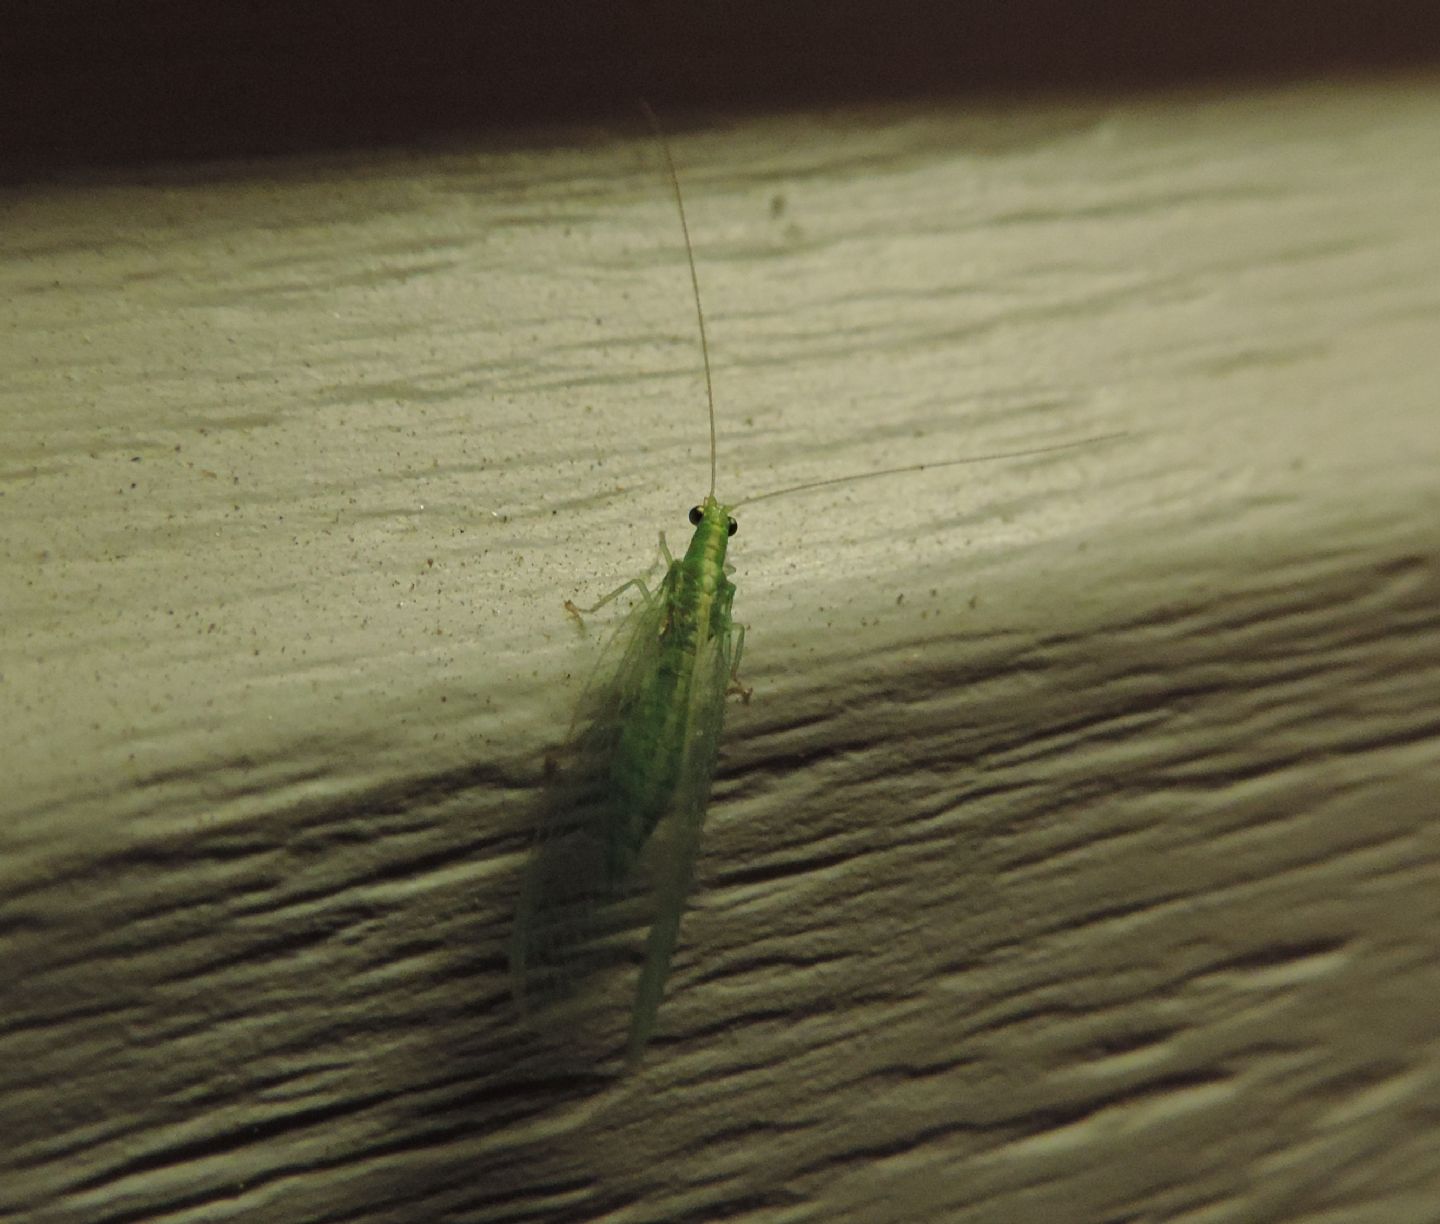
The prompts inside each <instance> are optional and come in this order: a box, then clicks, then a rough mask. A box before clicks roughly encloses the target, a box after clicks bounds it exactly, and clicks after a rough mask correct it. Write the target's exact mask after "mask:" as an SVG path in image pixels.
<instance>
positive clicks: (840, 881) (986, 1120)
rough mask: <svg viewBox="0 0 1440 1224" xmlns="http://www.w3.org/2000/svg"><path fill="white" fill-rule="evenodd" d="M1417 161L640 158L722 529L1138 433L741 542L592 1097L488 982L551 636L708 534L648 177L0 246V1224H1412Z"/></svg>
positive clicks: (1433, 230) (1425, 845)
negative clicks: (627, 1004) (670, 913)
mask: <svg viewBox="0 0 1440 1224" xmlns="http://www.w3.org/2000/svg"><path fill="white" fill-rule="evenodd" d="M1437 125H1440V89H1437V87H1436V84H1435V82H1434V81H1431V80H1414V81H1402V82H1394V83H1389V84H1377V83H1370V84H1364V83H1352V84H1348V85H1345V86H1343V87H1342V86H1330V87H1325V86H1308V87H1295V88H1292V89H1288V90H1282V91H1267V92H1257V93H1254V94H1245V95H1232V96H1226V97H1219V96H1215V97H1207V96H1199V95H1195V96H1173V97H1155V98H1148V99H1135V100H1132V101H1129V102H1126V103H1123V104H1121V103H1115V104H1100V103H1087V104H1076V105H1067V106H1060V105H1055V106H1053V107H1050V108H1041V107H1006V108H1000V107H997V108H995V109H994V110H992V111H989V112H985V113H978V112H976V111H974V110H970V111H965V112H962V111H960V110H958V109H957V110H954V111H943V112H942V111H936V110H934V109H926V110H919V109H914V110H895V111H887V112H874V111H865V112H847V113H827V114H824V115H821V114H806V113H799V114H792V115H789V116H785V117H779V118H774V119H771V120H768V121H755V122H747V123H746V124H745V125H744V126H740V127H730V128H724V129H708V130H705V129H701V130H695V131H687V132H680V133H677V134H676V137H675V141H674V143H675V152H676V157H677V160H678V162H679V163H680V165H681V168H682V174H683V176H684V182H685V189H686V193H687V200H688V202H689V207H690V211H691V224H692V230H693V233H694V236H695V240H696V253H697V257H698V259H699V262H700V267H701V278H702V285H703V287H704V290H705V292H706V295H707V307H708V310H709V313H710V317H711V320H712V327H713V342H714V355H715V360H716V380H717V388H718V395H719V398H720V411H721V443H720V445H721V450H720V472H721V488H720V490H719V492H720V494H721V496H722V497H724V498H736V497H742V496H744V495H746V494H749V493H755V492H763V491H765V490H767V489H770V488H774V487H777V486H780V485H783V484H789V483H794V482H798V481H803V480H809V479H815V478H819V477H825V476H830V475H835V474H837V473H841V472H846V471H850V470H859V469H865V468H868V467H876V466H882V465H885V464H892V463H895V464H898V463H911V462H918V461H923V460H928V459H935V458H937V457H947V456H951V455H958V454H967V453H983V452H987V451H993V450H1001V449H1009V448H1014V447H1019V446H1033V445H1042V444H1045V443H1050V442H1062V441H1068V440H1072V439H1076V438H1081V437H1085V436H1087V435H1090V434H1095V433H1102V432H1107V431H1111V430H1126V431H1128V434H1127V436H1126V437H1125V438H1123V439H1120V440H1117V441H1115V442H1111V443H1108V444H1105V445H1101V446H1096V447H1094V448H1092V449H1088V450H1087V449H1081V450H1075V451H1067V452H1060V453H1056V454H1053V455H1049V456H1045V457H1043V458H1039V459H1033V460H1026V461H1022V462H1017V463H1011V464H995V465H987V466H983V467H972V468H960V469H953V470H949V471H941V472H928V473H924V474H922V475H918V476H913V477H904V478H899V479H897V480H894V481H869V482H862V483H859V484H854V485H849V486H843V487H841V488H837V489H833V490H828V491H826V492H823V493H819V492H817V493H815V494H811V495H806V496H797V497H794V498H788V499H787V498H780V499H776V500H775V501H773V502H766V503H762V504H760V505H757V506H755V507H753V508H751V509H750V511H749V512H748V513H745V514H744V515H742V516H741V528H740V534H739V536H738V537H737V538H736V540H735V541H734V544H733V548H732V560H733V561H734V562H735V565H736V567H737V570H736V575H735V579H736V582H737V585H738V587H739V595H738V597H737V603H736V611H737V616H738V618H739V619H740V620H743V621H745V622H747V623H748V624H749V625H750V627H751V628H750V637H749V639H748V641H747V646H746V668H745V670H746V675H747V679H748V681H749V682H750V683H752V684H753V685H754V686H755V690H756V691H755V698H754V701H753V702H752V703H751V704H750V705H749V706H738V705H737V706H735V707H734V708H733V709H732V710H731V711H730V716H729V725H728V728H727V734H726V741H725V744H724V746H723V750H722V759H721V767H720V772H719V775H718V779H717V787H716V797H715V801H714V803H713V804H712V808H711V812H710V817H709V821H708V824H707V830H706V841H705V845H704V848H703V851H702V860H701V864H700V881H699V885H698V888H697V892H696V896H695V898H694V901H693V904H692V907H691V910H690V913H689V914H688V916H687V919H686V922H685V925H684V927H683V928H682V935H681V947H680V949H679V953H678V956H677V960H676V965H675V970H674V973H673V974H672V978H671V982H670V989H669V993H668V998H667V1001H666V1003H665V1005H664V1006H663V1007H662V1010H661V1013H660V1022H659V1028H658V1031H657V1035H656V1039H655V1041H654V1042H653V1043H652V1046H651V1048H650V1051H649V1052H648V1054H647V1058H646V1061H645V1062H644V1064H643V1065H642V1066H641V1067H640V1069H639V1070H638V1071H637V1072H636V1073H634V1074H632V1075H629V1076H623V1077H621V1076H617V1075H616V1074H615V1073H614V1063H613V1061H609V1062H607V1061H604V1060H600V1061H596V1060H594V1059H588V1060H587V1058H582V1057H580V1056H579V1055H580V1049H579V1043H578V1042H577V1043H567V1042H566V1040H565V1039H564V1035H563V1034H562V1035H560V1037H559V1039H558V1040H557V1037H556V1035H555V1034H554V1033H553V1032H547V1031H538V1030H534V1029H531V1028H527V1027H526V1026H525V1025H523V1024H521V1023H520V1022H519V1021H518V1019H517V1017H516V1015H515V1013H514V1010H513V1007H512V1004H511V1001H510V998H509V991H508V982H507V980H506V974H505V969H504V958H503V949H504V942H505V939H506V936H507V932H508V924H509V920H510V915H511V912H512V907H513V905H514V900H515V895H516V890H517V888H518V883H519V877H520V869H521V863H522V859H523V854H524V849H525V845H526V839H527V836H528V830H529V827H530V824H531V821H532V818H533V813H534V810H535V805H536V797H537V792H538V790H539V788H540V787H541V786H542V783H543V778H544V770H545V755H546V751H547V747H548V746H550V745H553V744H554V743H555V742H556V741H558V740H559V739H560V738H561V736H562V735H563V733H564V729H565V724H566V721H567V719H568V717H569V711H570V708H571V706H572V703H573V701H574V698H575V695H576V693H577V691H578V688H579V685H580V683H581V681H582V680H583V677H584V675H585V672H586V670H587V668H588V666H589V661H590V660H591V659H593V657H594V652H595V645H596V640H597V637H598V632H597V633H596V634H592V636H591V637H589V638H579V637H577V635H576V633H575V631H574V628H573V626H572V625H571V624H570V623H568V621H567V618H566V617H565V616H564V614H563V612H562V610H561V602H562V600H564V599H565V598H567V597H574V598H576V599H577V600H579V601H581V602H585V601H588V600H590V599H593V598H594V597H596V596H598V595H599V594H600V593H602V592H604V591H606V590H608V589H610V588H611V587H613V586H614V585H615V584H616V583H617V582H619V581H621V580H623V579H624V578H627V577H630V576H632V575H634V574H635V573H637V572H638V571H639V570H640V569H641V568H642V567H643V566H644V565H645V564H646V563H647V562H648V561H649V560H650V559H651V558H652V556H653V548H654V537H655V533H656V531H657V530H658V529H660V528H661V527H664V528H665V529H666V530H668V531H670V532H671V533H672V536H673V535H676V534H680V533H683V532H684V531H685V529H686V528H685V519H684V515H685V512H686V510H687V509H688V508H689V506H690V505H691V504H692V502H694V501H695V500H697V499H698V497H699V496H700V495H701V494H703V491H704V488H703V485H704V470H705V455H704V449H703V443H704V435H703V422H702V416H701V399H700V389H699V386H700V384H699V380H698V375H697V371H696V365H695V356H694V345H693V340H692V338H691V332H690V319H689V303H688V299H687V286H686V281H685V276H684V272H683V268H682V265H681V263H680V262H679V252H678V246H677V241H676V232H675V224H674V218H673V214H672V213H671V212H670V207H669V203H668V200H667V197H666V192H665V187H664V183H663V180H662V179H661V178H660V175H659V170H658V164H657V159H656V157H655V155H654V150H653V148H652V147H651V146H650V145H649V143H648V142H647V141H646V140H645V139H643V138H642V137H641V136H640V135H639V132H640V125H639V124H638V123H637V125H636V129H635V131H633V132H630V133H615V132H600V131H591V132H568V133H565V134H552V135H550V136H549V137H547V138H546V139H545V140H544V141H543V142H536V143H531V144H527V145H525V146H523V147H516V148H514V149H510V150H497V149H490V150H481V149H456V150H449V151H445V152H435V153H429V154H425V155H413V156H412V155H400V154H394V155H384V156H381V155H375V156H366V157H354V158H346V159H334V160H329V161H316V160H306V161H303V162H300V161H296V162H286V163H270V164H264V165H258V164H246V165H224V166H212V167H193V166H192V167H186V168H183V169H176V170H174V171H173V172H166V173H160V174H150V175H147V176H146V178H145V180H144V181H133V180H131V181H126V180H123V179H121V178H110V179H106V180H104V181H93V180H92V181H85V182H72V183H67V184H61V185H57V186H53V187H50V188H45V189H36V188H30V189H25V190H11V191H9V192H7V193H6V196H5V201H4V203H5V211H6V216H7V221H6V226H5V232H4V238H3V244H4V262H3V266H0V318H3V329H4V334H5V336H6V338H7V342H6V344H5V345H4V347H3V349H0V363H3V365H0V397H3V398H0V429H3V438H0V448H3V473H0V480H3V484H0V493H3V496H0V516H3V544H4V572H3V579H0V601H3V602H0V614H3V618H4V625H5V632H4V636H3V655H0V675H3V700H4V710H5V734H4V737H3V750H0V751H3V756H0V776H3V777H4V778H5V780H6V786H5V792H4V797H3V800H0V803H3V809H0V819H3V823H0V839H3V858H0V873H3V878H0V963H3V965H4V966H5V974H4V985H3V987H0V990H3V995H0V999H3V1008H0V1133H3V1134H4V1135H5V1136H6V1142H5V1143H4V1145H3V1147H0V1214H3V1215H4V1216H5V1218H10V1219H17V1220H26V1221H37V1222H42V1224H71V1222H84V1224H121V1222H123V1221H140V1220H165V1221H167V1224H180V1222H184V1224H193V1222H196V1221H207V1222H208V1221H221V1220H265V1221H270V1220H275V1221H286V1222H290V1221H338V1220H347V1221H350V1220H354V1221H416V1220H447V1221H481V1220H484V1221H491V1220H494V1221H499V1220H521V1219H525V1220H535V1219H541V1220H577V1221H578V1220H592V1219H601V1218H603V1219H605V1220H607V1221H614V1222H619V1221H627V1222H628V1221H651V1220H657V1221H658V1220H673V1219H682V1218H683V1219H696V1220H700V1219H705V1220H717V1219H726V1220H742V1219H743V1220H757V1221H758V1220H766V1221H810V1220H827V1221H829V1220H852V1219H853V1220H865V1221H876V1220H881V1221H883V1220H897V1221H909V1220H947V1221H948V1220H959V1221H976V1222H979V1221H983V1222H986V1224H989V1222H999V1221H1017V1220H1045V1221H1050V1220H1066V1221H1096V1222H1099V1221H1111V1220H1122V1219H1123V1220H1136V1221H1139V1220H1176V1221H1179V1220H1183V1221H1186V1222H1187V1224H1202V1222H1203V1224H1218V1222H1220V1221H1247V1222H1251V1221H1302V1220H1303V1221H1316V1222H1318V1221H1327V1222H1328V1221H1336V1220H1345V1221H1385V1222H1386V1224H1397V1222H1400V1224H1404V1222H1408V1221H1415V1222H1419V1221H1431V1220H1433V1219H1434V1218H1435V1208H1434V1204H1435V1202H1436V1201H1437V1197H1436V1196H1437V1193H1440V1126H1437V1116H1436V1111H1435V1101H1436V1099H1437V1098H1436V1093H1437V1088H1440V1021H1437V1011H1436V1008H1435V1006H1434V1000H1435V999H1436V997H1437V991H1440V959H1437V944H1440V900H1437V898H1440V891H1437V883H1440V879H1437V876H1440V867H1437V856H1440V833H1437V832H1436V828H1435V823H1434V820H1433V814H1434V811H1435V798H1434V796H1435V793H1436V787H1437V783H1440V730H1437V715H1436V713H1435V709H1436V702H1435V694H1436V692H1437V691H1440V690H1437V683H1440V666H1437V660H1440V560H1437V545H1440V481H1437V476H1436V474H1437V471H1440V466H1437V465H1440V416H1437V412H1436V403H1435V399H1436V392H1435V388H1436V386H1437V385H1440V345H1437V343H1436V337H1437V322H1440V231H1437V227H1436V225H1435V222H1434V218H1435V217H1436V216H1437V215H1440V164H1437V163H1436V161H1435V159H1434V158H1433V156H1432V155H1431V149H1432V145H1433V138H1434V132H1435V131H1436V129H1437ZM599 628H600V626H599V625H597V626H596V629H597V631H598V629H599ZM613 1002H614V1000H610V999H604V1000H601V1001H600V1002H599V1003H597V1015H598V1017H599V1018H598V1020H596V1024H597V1025H598V1028H597V1030H596V1031H597V1032H598V1033H599V1034H600V1035H601V1036H602V1038H603V1035H604V1033H605V1032H610V1031H612V1029H613V1047H614V1048H615V1049H616V1050H617V1051H618V1043H619V1041H620V1038H621V1035H622V1032H623V1029H622V1027H621V1024H620V1023H619V1018H618V1017H617V1016H615V1015H613V1014H612V1013H613V1010H614V1009H613V1008H612V1006H611V1005H612V1003H613ZM612 1020H615V1021H616V1023H614V1024H613V1025H612V1026H611V1028H607V1027H606V1026H607V1025H610V1022H611V1021H612Z"/></svg>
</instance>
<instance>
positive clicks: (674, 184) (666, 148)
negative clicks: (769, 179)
mask: <svg viewBox="0 0 1440 1224" xmlns="http://www.w3.org/2000/svg"><path fill="white" fill-rule="evenodd" d="M640 109H641V110H643V111H644V112H645V118H647V119H648V120H650V126H651V128H652V129H654V132H655V139H656V140H658V141H659V142H660V151H661V152H662V153H663V154H665V169H666V170H667V171H669V174H670V188H671V190H672V191H674V192H675V208H676V209H677V210H678V211H679V213H680V232H681V233H682V234H683V235H684V236H685V262H686V263H688V264H689V265H690V287H691V288H692V289H693V290H695V322H696V323H697V324H699V326H700V359H701V361H703V362H704V364H705V402H706V403H707V404H708V405H709V406H710V496H711V497H714V496H715V387H714V385H713V384H712V383H711V381H710V345H709V344H708V343H706V340H705V311H704V310H703V309H702V308H701V306H700V278H699V276H697V275H696V274H695V252H694V251H693V250H691V249H690V226H689V225H688V224H687V223H686V221H685V200H684V199H683V197H682V196H681V195H680V176H679V175H678V174H676V173H675V159H674V158H673V157H671V156H670V142H669V141H668V140H666V139H665V132H664V131H663V130H662V129H661V127H660V120H658V119H657V118H655V112H654V111H653V110H651V109H650V103H648V102H646V101H645V99H644V98H641V99H640Z"/></svg>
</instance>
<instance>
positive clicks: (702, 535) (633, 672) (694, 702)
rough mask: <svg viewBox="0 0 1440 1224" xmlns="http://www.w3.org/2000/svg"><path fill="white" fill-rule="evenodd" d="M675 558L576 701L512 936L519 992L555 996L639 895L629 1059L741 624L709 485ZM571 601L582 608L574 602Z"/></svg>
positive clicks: (731, 676) (640, 1033)
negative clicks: (640, 924)
mask: <svg viewBox="0 0 1440 1224" xmlns="http://www.w3.org/2000/svg"><path fill="white" fill-rule="evenodd" d="M690 517H691V521H692V522H693V523H694V524H695V532H694V535H693V536H692V538H691V540H690V545H689V547H688V548H687V549H686V550H685V555H684V556H683V557H681V558H680V559H679V560H675V559H673V558H670V556H669V553H668V551H665V550H664V537H663V536H662V537H661V549H662V551H664V555H665V557H666V559H667V561H668V565H667V568H666V571H665V576H664V578H663V579H662V580H661V582H660V585H659V587H658V588H657V589H656V590H655V591H654V592H653V593H652V592H651V591H649V590H648V589H647V588H646V587H645V585H644V583H643V582H641V581H639V580H635V581H632V582H628V583H626V584H625V585H624V586H622V587H621V588H619V589H618V590H617V591H615V592H612V593H611V594H610V595H608V596H606V597H605V599H603V600H601V601H600V603H598V604H596V605H595V606H594V607H592V608H589V609H586V611H595V610H596V608H599V607H601V606H603V605H604V604H606V603H608V602H610V601H611V600H613V599H614V598H616V597H617V596H618V595H620V594H622V593H623V592H625V591H627V590H629V589H631V588H634V589H635V590H637V591H638V593H639V595H640V601H639V603H638V604H637V605H636V607H635V609H634V611H633V612H632V613H631V615H630V616H629V617H628V618H627V619H626V620H625V622H624V623H622V624H621V626H620V627H619V629H618V630H617V631H616V634H615V637H614V639H613V642H612V653H614V652H618V653H619V658H618V660H602V662H601V664H600V666H599V668H598V669H597V674H596V678H595V679H594V680H593V681H592V683H591V685H590V686H589V687H588V688H587V691H586V695H585V696H584V698H582V703H581V712H580V715H579V716H578V719H577V724H578V730H577V732H576V734H575V735H574V736H573V737H572V740H571V744H570V746H569V748H570V750H569V753H568V754H567V755H568V761H569V766H570V774H569V778H568V779H567V781H566V782H565V783H564V784H562V785H561V786H560V787H559V788H558V789H557V791H556V792H555V793H554V794H553V795H552V799H553V801H554V804H555V807H556V811H555V812H554V813H553V815H552V818H551V819H550V820H548V821H546V822H543V823H542V830H541V837H540V841H539V843H538V845H537V847H536V851H535V854H534V856H533V859H532V863H531V867H530V871H529V875H528V877H527V881H526V888H525V891H524V892H523V893H522V897H521V905H520V912H519V915H518V917H517V921H516V932H515V939H514V943H513V945H512V953H511V955H512V963H513V969H514V971H515V974H516V985H517V991H518V992H519V993H520V995H521V997H522V1000H524V999H528V998H534V999H536V1000H537V1001H539V1002H542V1003H543V1002H545V1001H547V1000H549V999H552V998H556V997H560V996H563V995H564V994H566V993H568V992H569V991H570V990H571V989H573V988H574V987H575V986H577V985H579V980H578V979H583V978H584V977H585V976H587V975H588V973H589V971H590V969H591V968H592V967H593V963H594V962H595V961H596V959H597V953H598V951H599V950H600V949H603V947H604V944H605V939H606V937H607V935H608V934H609V933H611V932H610V931H609V930H608V928H607V923H606V917H607V911H608V913H609V917H610V918H611V919H613V921H612V922H611V923H610V924H609V925H611V926H613V925H618V924H620V923H622V922H623V920H624V917H625V915H626V913H627V910H626V904H627V902H632V901H634V899H635V895H636V894H637V893H641V892H648V893H649V904H648V911H649V917H650V919H651V925H650V931H649V936H648V939H647V944H646V949H645V954H644V960H643V964H642V967H641V970H640V977H639V982H638V985H637V987H636V991H635V998H634V1005H633V1008H632V1014H631V1023H630V1035H629V1040H628V1043H627V1059H628V1061H629V1062H631V1063H632V1064H633V1063H634V1062H635V1061H636V1060H637V1059H638V1058H639V1056H640V1054H641V1052H642V1051H643V1050H644V1048H645V1045H646V1043H647V1042H648V1040H649V1038H650V1034H651V1032H652V1030H653V1029H654V1026H655V1017H656V1014H657V1011H658V1009H659V1006H660V1000H661V997H662V994H663V992H664V986H665V979H666V976H667V975H668V973H669V968H670V959H671V956H672V954H673V953H674V950H675V944H676V940H677V938H678V935H679V930H680V917H681V914H682V913H683V911H684V907H685V898H686V895H687V894H688V892H689V890H690V881H691V877H692V875H693V872H694V865H695V857H696V853H697V851H698V848H699V843H700V827H701V824H702V822H703V820H704V816H705V810H706V806H707V804H708V803H709V798H710V784H711V779H712V777H713V776H714V772H715V756H716V750H717V747H718V744H719V738H720V731H721V726H722V723H723V722H724V717H725V697H726V694H727V692H734V691H740V692H742V693H743V690H741V689H740V688H739V685H738V681H737V679H736V672H737V669H738V667H739V664H740V654H741V650H742V647H743V642H744V629H743V627H742V626H736V625H734V624H733V622H732V619H731V606H732V604H733V601H734V598H735V586H734V584H733V583H732V582H731V581H730V579H729V578H728V577H727V576H726V564H725V554H726V548H727V545H728V542H729V537H730V536H731V535H732V534H733V533H734V531H735V521H734V519H733V518H731V517H730V511H729V509H728V508H727V507H726V506H723V505H721V504H720V503H719V502H718V501H716V500H715V498H714V497H713V496H707V497H706V498H705V501H704V502H703V504H702V505H700V506H697V507H695V509H694V510H692V511H691V513H690ZM571 610H572V611H574V612H577V613H578V611H579V609H575V608H573V607H572V608H571Z"/></svg>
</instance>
